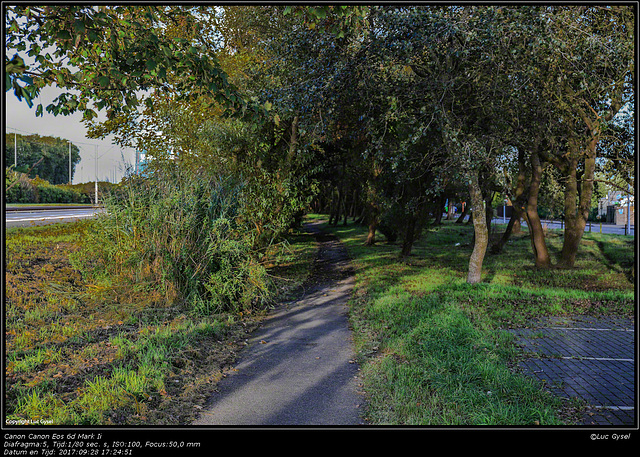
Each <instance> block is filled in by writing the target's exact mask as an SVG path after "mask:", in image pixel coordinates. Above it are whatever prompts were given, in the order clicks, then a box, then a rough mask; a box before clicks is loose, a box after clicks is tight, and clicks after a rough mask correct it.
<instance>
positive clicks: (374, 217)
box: [364, 203, 379, 246]
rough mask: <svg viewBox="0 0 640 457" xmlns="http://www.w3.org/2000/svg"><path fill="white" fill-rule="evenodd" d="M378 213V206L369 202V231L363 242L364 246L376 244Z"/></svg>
mask: <svg viewBox="0 0 640 457" xmlns="http://www.w3.org/2000/svg"><path fill="white" fill-rule="evenodd" d="M378 213H379V211H378V208H377V207H376V206H375V205H374V204H373V203H369V233H367V240H366V241H365V242H364V244H365V246H373V245H374V244H376V229H377V228H378Z"/></svg>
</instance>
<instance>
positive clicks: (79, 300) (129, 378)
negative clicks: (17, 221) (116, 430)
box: [5, 221, 315, 425]
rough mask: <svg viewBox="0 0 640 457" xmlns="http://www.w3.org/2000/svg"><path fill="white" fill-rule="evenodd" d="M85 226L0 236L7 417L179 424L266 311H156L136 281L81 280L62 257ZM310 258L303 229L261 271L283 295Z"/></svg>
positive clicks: (312, 250) (312, 252)
mask: <svg viewBox="0 0 640 457" xmlns="http://www.w3.org/2000/svg"><path fill="white" fill-rule="evenodd" d="M91 224H92V222H91V221H83V222H78V223H73V224H54V225H48V226H43V227H31V228H19V229H9V230H7V232H6V242H5V247H6V254H5V272H6V273H5V286H6V296H5V297H6V298H5V310H6V312H5V322H6V326H5V331H6V336H5V342H6V344H5V348H6V353H5V361H6V364H5V365H6V373H5V374H6V376H5V406H6V414H7V415H6V419H7V421H11V422H10V423H25V422H26V421H30V422H31V423H33V421H39V422H38V423H41V424H55V425H65V424H107V425H108V424H171V425H173V424H184V423H188V422H189V420H190V419H191V418H192V417H193V415H194V413H195V412H196V411H197V410H198V408H200V407H201V405H202V404H203V402H204V400H205V399H206V397H207V395H208V394H209V393H210V392H211V391H212V390H213V389H214V387H215V383H216V382H217V380H218V378H219V377H220V375H221V372H222V370H223V369H224V368H225V367H226V366H228V365H229V364H230V363H232V361H233V359H234V357H235V354H236V352H237V351H238V350H239V349H240V348H242V346H243V344H244V340H245V338H246V336H247V335H248V333H249V332H250V331H251V330H252V329H253V328H254V327H255V326H256V325H257V323H258V322H259V321H260V319H261V318H262V317H263V315H262V314H257V313H249V314H247V313H246V312H245V313H235V314H234V313H225V314H216V315H206V316H203V315H197V314H195V313H191V312H190V311H189V310H188V309H187V308H186V307H181V306H180V305H176V304H174V305H172V306H163V305H162V301H161V300H159V299H158V297H157V296H154V291H153V290H148V288H146V286H145V285H144V284H140V285H139V288H138V289H137V290H126V291H125V290H119V289H118V288H117V287H113V288H110V287H109V286H108V282H105V281H103V282H101V283H99V284H90V283H87V282H86V281H85V280H84V279H83V275H82V272H81V271H78V270H76V269H75V268H74V267H73V266H72V264H71V263H70V261H69V256H70V254H72V253H74V252H76V251H77V250H78V249H79V247H80V246H81V244H82V243H83V239H84V237H85V236H86V233H87V231H88V230H90V229H91ZM314 256H315V243H314V242H313V238H312V237H311V236H310V235H307V234H305V233H302V232H297V233H293V234H292V235H291V236H290V238H289V243H288V245H287V248H286V249H283V250H281V251H278V253H277V254H275V253H274V256H273V261H272V262H271V264H270V265H269V269H268V271H269V273H270V274H272V276H273V280H274V281H276V282H277V284H278V288H279V294H280V296H284V295H286V294H287V293H288V292H289V291H291V290H293V289H294V288H295V287H296V286H297V285H299V284H300V283H301V282H302V281H303V280H304V279H305V278H306V277H307V275H308V273H309V271H310V270H309V267H310V265H311V262H312V260H313V258H314Z"/></svg>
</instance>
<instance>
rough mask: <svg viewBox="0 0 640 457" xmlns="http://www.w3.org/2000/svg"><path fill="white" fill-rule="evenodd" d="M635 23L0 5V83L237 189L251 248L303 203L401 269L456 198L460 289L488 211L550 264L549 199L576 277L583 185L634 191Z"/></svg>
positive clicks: (541, 9)
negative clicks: (468, 240) (464, 235)
mask: <svg viewBox="0 0 640 457" xmlns="http://www.w3.org/2000/svg"><path fill="white" fill-rule="evenodd" d="M635 14H636V10H635V7H634V6H633V5H626V4H616V5H611V6H606V5H585V6H580V5H518V6H508V5H460V6H458V5H449V4H436V5H427V6H422V5H420V6H418V5H415V6H405V5H381V6H359V5H352V6H258V5H248V6H235V5H228V6H222V7H210V6H194V7H190V6H100V7H96V8H92V7H82V6H46V7H32V6H15V7H9V8H7V11H6V16H5V23H6V25H7V40H6V43H7V44H6V46H7V51H8V53H7V57H6V58H5V67H6V70H7V72H6V83H7V90H13V91H14V93H15V94H16V96H18V97H19V98H23V99H25V100H26V102H27V103H29V104H31V103H32V101H33V99H34V98H35V97H36V95H37V93H38V91H39V90H40V89H41V88H42V87H45V86H47V85H57V86H58V87H59V88H60V89H62V90H63V94H62V95H60V96H59V97H58V98H57V99H56V101H55V102H54V103H53V104H51V105H49V106H48V107H46V109H47V111H49V112H52V113H54V114H67V113H70V112H73V111H75V110H80V111H83V112H84V113H85V120H86V122H87V123H88V125H90V127H91V128H90V131H91V132H92V134H93V135H95V136H105V135H107V134H114V135H115V136H116V138H117V139H118V141H119V142H121V144H126V145H128V146H135V147H139V148H141V149H142V148H143V149H145V151H147V152H148V154H149V155H150V157H155V158H156V159H158V160H165V159H166V160H169V159H170V160H175V161H177V162H178V163H180V164H181V165H182V166H186V167H192V168H193V169H197V168H202V167H206V168H208V169H215V170H218V171H219V172H221V173H223V174H233V175H235V176H238V177H241V179H243V180H244V181H245V182H246V183H247V187H246V189H247V192H248V195H251V198H250V199H249V200H248V201H250V203H251V204H252V205H254V214H256V215H260V217H259V218H258V219H259V220H258V219H256V221H255V226H256V230H257V231H258V232H260V233H263V234H264V233H266V232H268V231H270V232H271V235H272V236H277V235H278V234H280V233H282V231H283V230H284V228H285V227H286V226H287V224H289V223H291V222H293V221H294V220H296V218H297V217H299V214H300V212H301V211H304V210H306V209H307V208H308V205H309V204H310V202H311V205H313V207H314V208H315V209H319V210H326V211H328V212H329V213H330V214H331V223H334V224H335V223H338V222H339V221H346V219H347V217H353V218H354V219H355V220H357V221H358V222H360V223H364V224H368V225H369V228H370V236H369V239H368V240H367V243H368V244H374V243H375V242H376V239H375V233H376V230H378V231H380V232H382V233H384V234H385V237H386V238H387V240H389V241H394V240H395V239H396V238H398V239H400V241H401V243H402V247H401V255H403V256H408V255H410V254H411V247H412V244H413V242H414V240H415V239H417V237H419V236H421V235H422V234H423V233H424V228H425V227H428V226H430V225H436V224H438V223H440V220H441V217H442V213H443V207H444V202H445V201H449V202H451V203H454V202H456V203H462V202H464V203H465V214H466V213H467V211H471V212H472V214H473V224H474V232H475V237H474V242H475V247H474V250H473V254H472V256H471V259H470V262H469V276H468V281H469V282H470V283H475V282H479V281H480V280H481V271H482V259H483V257H484V256H485V253H486V252H487V248H488V244H489V239H490V224H488V223H487V221H489V223H490V220H491V214H492V213H491V206H492V203H493V201H494V197H495V196H496V195H498V194H500V195H503V196H504V197H506V198H509V199H510V201H511V203H512V204H513V207H514V216H513V218H512V219H513V221H511V222H510V225H509V228H508V229H507V231H506V232H505V234H504V236H503V238H502V241H501V246H504V241H505V240H506V238H507V237H508V235H509V233H510V230H511V227H512V224H513V223H514V222H515V221H516V220H519V219H520V218H523V219H524V220H526V222H527V224H528V226H529V228H530V236H531V243H532V248H533V254H534V260H535V264H536V265H537V266H538V267H541V268H546V267H549V266H550V265H551V263H552V260H551V258H550V256H549V253H548V251H547V249H546V245H545V241H544V234H543V231H542V226H541V223H540V217H539V215H538V205H539V202H548V201H550V200H551V199H550V198H549V193H550V192H551V191H550V190H549V189H555V190H554V192H555V194H554V197H553V201H554V202H557V200H558V198H557V196H558V195H560V194H561V195H562V212H563V217H564V219H565V223H566V229H565V238H564V247H563V250H562V253H561V254H560V256H559V258H558V264H559V265H561V266H565V267H571V266H572V265H573V264H574V262H575V256H576V253H577V252H578V247H579V243H580V239H581V237H582V233H583V231H584V227H585V223H586V220H587V217H588V215H589V211H590V208H591V206H592V197H593V193H594V182H596V181H597V180H601V181H602V180H606V179H610V180H611V181H612V182H614V183H615V185H617V186H621V187H624V186H625V185H628V184H629V183H631V184H632V183H634V176H633V175H634V171H633V169H632V167H631V166H630V160H632V159H634V158H635V156H634V155H633V152H632V151H633V149H634V148H633V146H632V137H633V132H632V130H630V129H631V124H630V122H631V121H630V119H631V118H632V117H631V116H627V117H626V118H625V117H624V116H621V114H620V113H622V114H624V113H625V112H628V110H629V109H633V107H634V106H635V103H634V102H635V79H634V78H635V67H634V65H635V63H634V53H633V51H634V40H635V36H634V24H635ZM28 59H31V61H30V63H28V64H27V63H26V62H27V60H28ZM100 109H104V110H106V113H107V117H108V119H107V120H106V121H104V122H97V121H96V119H94V118H95V114H96V111H97V110H100ZM41 112H42V107H38V108H37V113H41ZM621 118H622V119H623V120H622V121H621ZM541 194H542V195H541ZM452 206H453V205H452V204H450V205H449V207H452ZM274 221H277V223H276V222H274ZM276 227H278V228H277V229H276ZM271 235H270V236H271Z"/></svg>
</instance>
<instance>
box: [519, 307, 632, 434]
mask: <svg viewBox="0 0 640 457" xmlns="http://www.w3.org/2000/svg"><path fill="white" fill-rule="evenodd" d="M512 332H513V333H514V334H515V335H516V336H517V337H518V341H519V344H520V345H521V346H522V348H523V350H524V352H525V353H528V354H529V357H526V358H525V359H524V360H523V361H522V362H521V364H520V365H521V367H522V368H523V369H524V371H525V373H527V374H529V375H531V376H534V377H536V378H538V379H539V380H544V382H546V383H548V384H549V385H550V386H551V388H552V391H555V392H556V394H558V395H560V396H562V397H564V398H580V399H582V400H584V401H585V402H586V403H587V404H588V405H589V407H588V409H587V414H586V415H585V417H584V418H583V420H582V425H597V426H599V425H610V426H611V425H615V426H634V423H635V421H636V415H635V404H636V397H635V373H636V366H635V354H636V349H635V346H634V341H635V332H634V322H633V320H632V319H630V318H622V317H597V318H596V317H589V316H573V317H569V316H565V317H551V318H546V319H541V320H540V321H539V322H538V323H537V324H536V325H534V326H533V327H531V328H523V329H514V330H512Z"/></svg>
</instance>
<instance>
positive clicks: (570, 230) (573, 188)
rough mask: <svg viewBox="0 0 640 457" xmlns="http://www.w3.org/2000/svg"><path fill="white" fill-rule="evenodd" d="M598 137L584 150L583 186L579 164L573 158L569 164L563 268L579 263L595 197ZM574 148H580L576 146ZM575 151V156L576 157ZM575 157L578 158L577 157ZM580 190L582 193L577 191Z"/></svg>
mask: <svg viewBox="0 0 640 457" xmlns="http://www.w3.org/2000/svg"><path fill="white" fill-rule="evenodd" d="M597 142H598V137H597V136H595V135H594V137H593V138H592V139H591V140H590V141H589V143H588V145H587V150H586V151H585V159H584V172H583V174H582V182H581V185H580V186H578V175H577V168H578V166H577V165H578V161H577V159H572V160H571V162H570V163H569V173H568V175H567V180H566V184H565V200H564V214H565V228H564V242H563V244H562V251H561V253H560V259H559V261H558V265H559V266H560V267H563V268H572V267H573V266H574V265H575V262H576V256H577V254H578V248H579V246H580V241H581V240H582V235H583V234H584V229H585V227H586V225H587V218H588V217H589V207H590V204H591V195H592V194H593V175H594V172H595V165H596V144H597ZM574 147H576V148H577V147H578V146H577V145H575V146H574ZM577 152H578V151H576V155H577ZM574 157H575V156H574ZM578 189H580V192H578Z"/></svg>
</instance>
